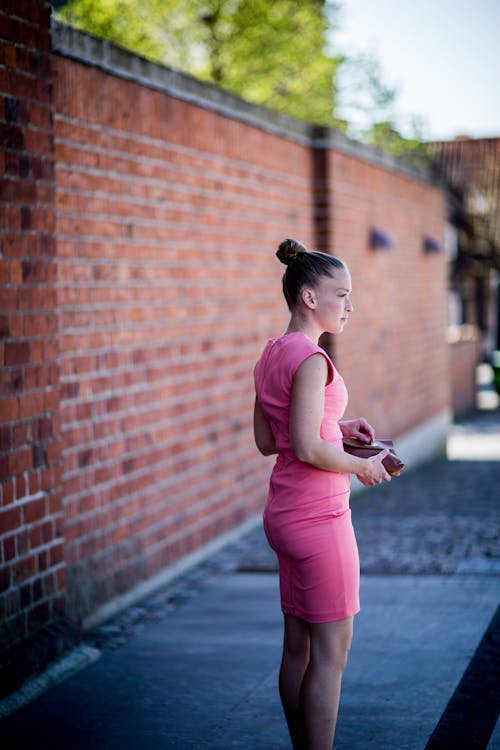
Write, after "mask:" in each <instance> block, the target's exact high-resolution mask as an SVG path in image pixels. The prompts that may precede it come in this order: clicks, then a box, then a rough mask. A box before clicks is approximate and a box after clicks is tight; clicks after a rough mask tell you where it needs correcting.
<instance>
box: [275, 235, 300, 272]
mask: <svg viewBox="0 0 500 750" xmlns="http://www.w3.org/2000/svg"><path fill="white" fill-rule="evenodd" d="M305 253H307V250H306V249H305V247H304V245H303V244H302V243H301V242H298V240H293V239H290V238H287V239H286V240H283V242H280V244H279V247H278V249H277V251H276V257H277V258H278V259H279V260H280V261H281V262H282V263H284V264H285V266H289V265H290V263H291V262H292V261H293V260H295V258H296V257H297V256H298V255H305Z"/></svg>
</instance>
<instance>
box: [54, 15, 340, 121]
mask: <svg viewBox="0 0 500 750" xmlns="http://www.w3.org/2000/svg"><path fill="white" fill-rule="evenodd" d="M336 8H337V6H336V5H335V4H334V3H332V2H329V1H326V2H325V1H324V0H253V1H252V2H251V3H250V2H247V1H245V0H185V2H182V3H179V2H176V0H147V1H146V0H69V1H68V2H59V3H56V10H57V16H58V18H59V19H60V20H62V21H64V22H66V23H68V24H70V25H72V26H76V27H77V28H80V29H82V30H84V31H87V32H89V33H91V34H94V35H96V36H99V37H103V38H106V39H109V40H110V41H112V42H115V43H116V44H119V45H121V46H123V47H125V48H127V49H130V50H131V51H134V52H136V53H138V54H140V55H142V56H144V57H147V58H148V59H150V60H153V61H155V62H160V63H163V64H165V65H168V66H170V67H173V68H177V69H180V70H182V71H184V72H187V73H190V74H192V75H194V76H196V77H198V78H200V79H202V80H206V81H211V82H213V83H215V84H217V85H219V86H221V87H222V88H226V89H228V90H229V91H232V92H233V93H235V94H238V95H239V96H242V97H243V98H245V99H246V100H248V101H251V102H254V103H256V104H263V105H265V106H268V107H271V108H273V109H276V110H278V111H281V112H284V113H286V114H288V115H291V116H292V117H297V118H299V119H305V120H308V121H310V122H315V123H318V124H322V125H337V126H338V127H341V128H342V129H345V123H342V122H341V121H336V120H335V116H334V107H335V93H336V92H335V80H336V71H337V68H338V66H339V65H340V64H341V63H342V61H343V58H342V57H341V56H335V55H334V54H333V52H332V50H331V49H329V47H328V43H327V41H326V40H327V30H328V29H329V28H330V27H331V26H332V24H334V22H335V12H336Z"/></svg>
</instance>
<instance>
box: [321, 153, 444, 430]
mask: <svg viewBox="0 0 500 750" xmlns="http://www.w3.org/2000/svg"><path fill="white" fill-rule="evenodd" d="M329 175H330V196H331V212H330V213H331V217H332V223H333V243H332V244H333V247H332V251H333V252H334V253H335V254H337V255H339V256H340V257H342V258H344V259H345V260H346V261H347V263H348V265H349V267H350V270H351V275H352V280H353V303H354V308H355V309H354V312H353V313H352V315H351V317H350V320H349V323H348V326H347V327H346V329H345V331H344V332H343V334H342V335H341V336H339V337H338V338H337V339H336V340H335V342H334V347H335V354H336V359H337V364H338V367H339V368H340V369H341V371H342V373H343V375H344V377H345V378H346V381H347V382H348V384H349V408H348V414H349V415H350V416H356V415H359V414H364V415H365V416H366V417H367V418H368V419H369V421H371V422H372V424H373V425H374V426H375V427H376V429H377V431H378V434H379V435H380V436H381V437H382V436H383V435H385V436H386V437H397V436H398V435H401V434H402V433H404V432H406V431H408V430H410V429H411V428H414V427H417V426H418V425H419V424H421V423H422V422H425V421H426V420H428V419H430V418H432V417H434V416H436V415H438V414H440V413H441V412H443V411H444V410H446V409H448V408H449V407H450V396H449V371H448V349H447V347H446V345H445V341H446V324H447V296H446V288H447V277H446V273H447V267H446V259H445V257H444V253H443V252H440V253H426V252H424V250H423V242H424V237H425V236H430V237H432V238H434V239H435V240H437V241H438V242H439V243H440V244H441V246H442V244H443V217H444V215H445V205H444V201H443V194H442V193H441V191H440V190H439V189H437V188H433V187H432V186H430V185H429V184H427V183H425V182H422V181H419V180H415V179H411V178H409V177H408V176H406V175H405V174H404V173H402V172H397V171H394V170H390V169H383V168H380V166H378V165H377V166H375V165H373V164H371V163H370V162H369V161H367V160H362V159H360V158H359V157H356V156H352V155H348V154H343V153H340V152H331V153H330V169H329ZM372 227H375V228H377V229H379V230H383V231H384V232H386V233H387V234H388V235H389V236H390V237H391V239H392V242H393V246H392V247H391V248H389V249H371V248H370V243H369V233H370V229H371V228H372Z"/></svg>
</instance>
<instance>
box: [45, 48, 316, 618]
mask: <svg viewBox="0 0 500 750" xmlns="http://www.w3.org/2000/svg"><path fill="white" fill-rule="evenodd" d="M56 80H57V86H56V112H57V115H56V131H55V137H56V162H57V228H56V231H57V242H58V252H59V286H58V307H59V315H60V330H59V349H60V354H59V362H60V367H61V393H62V401H61V419H62V435H63V441H64V451H63V461H64V472H63V488H64V505H65V513H66V517H65V518H66V520H65V539H66V560H67V564H68V567H69V577H70V587H69V591H68V596H69V600H70V608H71V611H73V612H75V613H78V614H87V613H88V612H89V611H90V610H91V609H92V608H94V607H95V606H96V605H98V604H99V603H102V602H104V601H106V600H108V599H109V598H110V597H112V596H113V595H115V594H117V593H120V592H123V591H124V590H126V589H127V588H129V587H130V586H131V585H133V584H134V583H136V582H138V581H139V580H141V579H143V578H145V577H147V576H150V575H152V574H154V573H157V572H158V571H160V570H161V569H162V568H163V567H164V566H166V565H167V564H168V563H171V562H172V561H174V560H176V559H178V558H179V557H180V556H182V555H184V554H186V553H188V552H191V551H193V550H194V549H196V548H197V547H199V546H200V545H202V544H203V543H204V542H207V541H208V540H209V539H211V538H213V537H214V536H216V535H217V534H220V533H221V532H223V531H226V530H228V529H229V528H230V527H232V526H234V525H235V524H236V523H237V522H238V521H242V520H244V519H245V518H247V517H248V516H249V515H251V514H253V513H255V512H256V511H257V510H258V509H259V508H260V507H261V506H262V502H263V495H264V493H265V479H266V476H267V472H268V468H267V465H266V464H265V463H264V462H262V461H261V460H260V459H259V456H258V454H257V452H256V450H255V447H254V446H253V444H252V439H251V415H252V403H253V385H252V368H253V363H254V361H255V360H256V358H257V356H258V353H259V349H260V347H261V346H262V343H263V341H264V339H265V338H266V336H267V333H268V331H271V330H274V331H276V330H278V331H280V330H281V329H282V328H283V325H284V320H285V317H284V309H283V305H282V304H281V302H280V299H279V295H280V293H279V273H280V269H279V268H277V267H276V266H277V265H278V264H277V263H275V262H274V259H273V255H272V248H273V246H275V245H276V243H277V241H278V240H279V239H280V238H281V236H282V235H284V234H286V233H287V232H288V233H291V234H298V235H299V236H301V237H304V238H305V240H309V239H310V237H311V233H312V228H311V196H310V169H311V159H310V153H309V150H308V149H307V148H306V147H304V146H300V145H298V144H294V143H291V142H290V141H287V140H284V139H282V138H279V137H277V136H272V135H270V134H268V133H265V132H264V131H262V130H261V129H258V128H255V127H250V126H249V125H245V124H243V123H241V122H237V121H236V120H233V119H229V118H227V117H223V116H221V115H219V114H215V113H213V112H210V111H208V110H206V109H203V108H201V107H196V106H193V105H191V104H188V103H185V102H182V101H179V100H176V99H173V98H170V97H168V96H166V95H165V94H163V93H160V92H157V91H153V90H151V89H148V88H145V87H141V86H139V85H137V84H135V83H131V82H128V81H124V80H121V79H119V78H116V77H113V76H110V75H108V74H106V73H103V72H101V71H99V70H96V69H95V68H90V67H88V66H84V65H81V64H79V63H77V62H73V61H70V60H67V59H64V58H59V59H57V61H56ZM96 92H98V94H97V95H96Z"/></svg>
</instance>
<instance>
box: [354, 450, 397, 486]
mask: <svg viewBox="0 0 500 750" xmlns="http://www.w3.org/2000/svg"><path fill="white" fill-rule="evenodd" d="M388 453H389V450H388V449H387V448H384V450H383V451H381V452H380V453H378V454H377V455H376V456H372V457H371V458H363V459H361V460H362V462H363V467H362V471H360V472H359V473H358V474H356V476H357V478H358V479H359V481H360V482H361V484H364V485H365V487H373V485H375V484H380V483H381V482H390V481H391V477H390V475H389V474H388V473H387V471H386V470H385V468H384V465H383V463H382V461H383V460H384V458H385V457H386V456H387V454H388Z"/></svg>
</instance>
